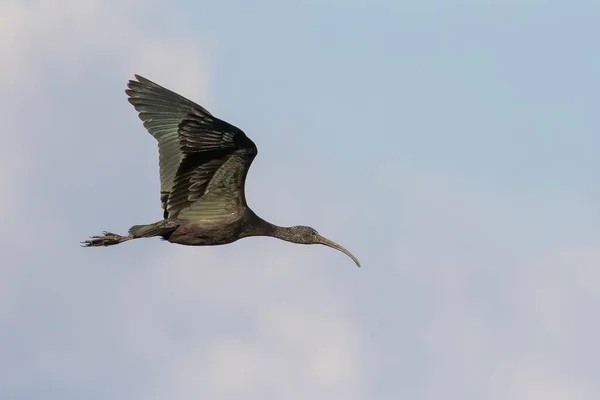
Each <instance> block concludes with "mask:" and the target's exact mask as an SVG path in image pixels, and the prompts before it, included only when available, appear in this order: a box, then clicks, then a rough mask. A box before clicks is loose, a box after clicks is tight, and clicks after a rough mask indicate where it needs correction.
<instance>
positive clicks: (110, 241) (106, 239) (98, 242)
mask: <svg viewBox="0 0 600 400" xmlns="http://www.w3.org/2000/svg"><path fill="white" fill-rule="evenodd" d="M131 239H133V237H132V236H131V235H129V236H121V235H117V234H116V233H111V232H106V231H104V232H102V236H92V237H91V238H89V239H88V240H86V241H85V242H81V245H82V247H92V246H112V245H115V244H119V243H121V242H125V241H127V240H131Z"/></svg>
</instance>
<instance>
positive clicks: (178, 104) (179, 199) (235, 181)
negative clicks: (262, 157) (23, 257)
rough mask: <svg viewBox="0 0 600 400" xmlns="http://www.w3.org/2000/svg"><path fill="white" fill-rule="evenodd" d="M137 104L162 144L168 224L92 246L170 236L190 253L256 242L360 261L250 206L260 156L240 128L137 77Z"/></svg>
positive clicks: (133, 95)
mask: <svg viewBox="0 0 600 400" xmlns="http://www.w3.org/2000/svg"><path fill="white" fill-rule="evenodd" d="M136 78H137V81H135V80H131V81H129V84H128V87H129V89H128V90H126V93H127V95H128V96H129V102H130V103H131V104H132V105H133V106H134V107H135V109H136V110H137V111H138V112H139V117H140V119H141V120H142V121H143V123H144V126H145V127H146V129H147V130H148V131H149V132H150V134H151V135H152V136H153V137H154V138H155V139H156V140H157V141H158V148H159V166H160V181H161V204H162V208H163V219H162V220H161V221H158V222H155V223H152V224H148V225H135V226H133V227H131V229H130V230H129V234H128V235H127V236H121V235H117V234H114V233H110V232H104V234H103V235H102V236H93V237H92V238H90V239H89V240H87V241H85V242H84V246H86V247H89V246H110V245H114V244H118V243H121V242H124V241H127V240H131V239H138V238H144V237H154V236H158V237H162V238H163V239H165V240H168V241H169V242H171V243H178V244H182V245H189V246H206V245H220V244H227V243H231V242H234V241H236V240H238V239H241V238H244V237H248V236H272V237H276V238H279V239H283V240H287V241H290V242H294V243H303V244H317V243H319V244H324V245H327V246H329V247H333V248H335V249H337V250H340V251H342V252H344V253H346V254H347V255H348V256H350V257H351V258H352V259H353V260H354V261H355V262H356V264H357V265H358V266H360V264H359V262H358V260H357V259H356V258H355V257H354V256H353V255H352V254H351V253H350V252H348V251H347V250H345V249H344V248H343V247H341V246H340V245H338V244H336V243H334V242H332V241H330V240H328V239H325V238H324V237H322V236H320V235H319V234H318V233H317V232H316V231H315V230H314V229H312V228H310V227H306V226H294V227H279V226H276V225H273V224H271V223H269V222H266V221H265V220H263V219H262V218H260V217H258V216H257V215H256V214H255V213H254V212H253V211H252V210H251V209H250V208H249V207H248V205H247V203H246V196H245V191H244V186H245V181H246V176H247V174H248V169H249V168H250V165H251V164H252V161H253V160H254V158H255V157H256V155H257V153H258V150H257V148H256V145H255V144H254V142H252V140H250V139H249V138H248V137H247V136H246V135H245V134H244V132H242V131H241V130H240V129H239V128H237V127H235V126H233V125H231V124H229V123H227V122H225V121H223V120H220V119H218V118H216V117H214V116H213V115H211V114H210V113H209V112H208V111H207V110H206V109H204V108H203V107H201V106H200V105H198V104H196V103H193V102H192V101H190V100H188V99H186V98H184V97H182V96H180V95H178V94H177V93H174V92H172V91H170V90H168V89H165V88H164V87H162V86H159V85H157V84H156V83H154V82H152V81H150V80H148V79H146V78H143V77H141V76H139V75H136Z"/></svg>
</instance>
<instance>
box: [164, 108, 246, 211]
mask: <svg viewBox="0 0 600 400" xmlns="http://www.w3.org/2000/svg"><path fill="white" fill-rule="evenodd" d="M179 141H180V144H181V152H182V154H183V159H182V161H181V164H180V165H179V168H178V170H177V174H176V176H175V182H174V184H173V190H172V192H171V194H170V196H169V201H168V204H167V211H168V213H169V215H173V216H178V217H179V218H182V219H188V220H192V221H193V220H203V221H207V220H210V219H217V220H218V219H221V218H224V217H227V216H229V215H232V214H235V213H236V211H237V210H238V209H239V207H240V206H244V205H246V197H245V192H244V185H245V181H246V176H247V174H248V169H249V168H250V164H252V161H253V160H254V157H256V154H257V153H258V151H257V149H256V145H255V144H254V142H252V140H250V139H249V138H248V137H247V136H246V135H245V134H244V132H242V131H241V130H240V129H238V128H236V127H235V126H233V125H231V124H229V123H227V122H225V121H222V120H220V119H218V118H215V117H209V116H206V115H202V114H201V113H190V114H189V115H188V116H187V118H185V119H184V120H183V121H182V122H181V124H180V125H179Z"/></svg>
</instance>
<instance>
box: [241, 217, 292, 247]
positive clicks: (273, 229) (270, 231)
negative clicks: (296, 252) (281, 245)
mask: <svg viewBox="0 0 600 400" xmlns="http://www.w3.org/2000/svg"><path fill="white" fill-rule="evenodd" d="M250 221H251V222H250ZM248 222H250V223H248V225H247V226H248V227H249V229H248V230H247V231H246V235H245V236H271V237H274V238H277V239H281V240H286V241H288V242H289V241H290V238H291V234H292V231H291V228H288V227H285V226H278V225H275V224H272V223H270V222H267V221H265V220H264V219H262V218H261V217H259V216H258V215H256V214H254V212H252V213H251V214H250V218H249V219H248Z"/></svg>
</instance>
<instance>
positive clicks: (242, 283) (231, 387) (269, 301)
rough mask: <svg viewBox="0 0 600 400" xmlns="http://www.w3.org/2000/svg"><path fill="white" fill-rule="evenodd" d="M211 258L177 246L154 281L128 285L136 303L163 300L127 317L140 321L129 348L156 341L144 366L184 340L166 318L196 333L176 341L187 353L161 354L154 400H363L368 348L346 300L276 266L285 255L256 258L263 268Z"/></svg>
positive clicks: (293, 265)
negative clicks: (174, 317) (143, 335)
mask: <svg viewBox="0 0 600 400" xmlns="http://www.w3.org/2000/svg"><path fill="white" fill-rule="evenodd" d="M231 251H232V249H230V252H231ZM214 253H220V252H219V251H214V250H213V249H210V248H195V249H188V248H182V247H177V246H175V247H172V248H171V249H170V251H168V252H167V253H166V254H165V255H164V258H161V259H160V260H156V262H155V264H153V265H151V266H149V268H150V270H152V271H153V272H152V273H151V274H149V275H147V278H148V280H145V281H143V282H139V281H138V282H137V283H136V284H135V285H128V286H127V293H126V294H125V298H124V301H125V302H126V303H129V304H131V303H132V302H133V303H135V302H137V301H140V302H144V303H146V302H147V299H148V298H150V297H152V296H160V299H154V300H152V301H151V302H150V304H147V303H146V305H148V306H149V307H150V308H149V309H151V310H153V312H152V313H150V314H146V315H145V316H143V317H142V318H141V319H140V315H139V314H138V312H137V310H138V309H139V308H141V307H142V304H138V305H137V306H134V307H132V308H130V311H131V312H132V314H129V313H127V311H126V314H124V315H123V316H122V317H121V318H123V320H127V321H132V320H137V322H136V325H137V329H136V332H134V334H133V335H132V336H130V337H129V339H128V340H131V341H132V342H136V341H138V340H139V337H140V335H139V333H140V332H152V335H151V336H150V337H149V338H150V339H149V342H148V343H147V346H142V347H145V350H143V351H146V352H148V353H147V354H146V355H145V356H144V357H148V356H149V354H150V353H152V352H154V351H155V350H154V346H153V345H152V344H156V343H161V345H162V346H164V347H165V348H166V349H168V348H169V347H170V346H171V345H172V344H173V341H174V340H176V339H175V337H176V336H177V333H176V332H173V331H172V329H171V328H169V327H168V326H164V320H163V318H164V316H165V314H167V313H170V312H173V311H174V310H178V311H177V313H178V315H179V317H178V318H184V319H185V320H186V322H185V325H186V329H189V330H191V331H193V332H196V333H195V334H193V335H190V336H188V335H183V336H184V337H183V338H179V339H178V340H179V341H180V342H179V344H178V345H177V348H179V346H183V347H184V348H185V351H177V350H176V349H174V350H172V351H168V354H165V355H164V357H165V361H164V362H165V365H168V368H165V373H166V377H165V379H164V380H162V381H161V385H160V390H159V391H158V392H157V394H156V393H155V394H152V393H148V394H147V396H149V397H150V398H154V397H156V398H161V397H162V396H164V395H166V394H170V395H171V396H175V397H177V398H181V399H187V398H190V399H191V398H197V397H198V396H200V397H211V398H218V399H220V398H224V399H225V398H239V396H240V395H245V396H247V397H248V398H262V399H271V398H273V399H276V398H281V396H282V395H284V394H285V397H286V398H289V399H296V398H298V399H300V398H305V397H306V395H307V393H310V394H311V397H313V398H331V397H336V398H337V397H344V398H348V399H359V398H363V394H364V384H365V382H364V380H363V376H364V375H365V372H366V371H364V368H363V364H364V363H363V359H364V356H365V354H364V353H365V350H366V349H367V348H368V343H367V341H366V338H365V337H364V336H363V332H362V329H361V328H360V326H358V325H357V324H356V321H354V320H353V319H352V318H351V317H350V316H349V315H348V313H347V311H346V310H345V307H344V306H343V305H342V304H341V298H342V297H341V293H339V292H337V291H336V290H334V288H332V287H328V286H327V285H326V284H324V283H323V282H322V281H320V280H319V279H315V277H314V276H313V275H308V274H306V270H305V269H304V270H303V266H302V265H300V264H299V263H298V262H295V261H291V262H289V264H288V265H285V266H282V265H278V264H277V263H278V261H276V259H279V260H281V259H282V257H285V255H282V254H275V255H272V256H270V255H262V254H257V253H256V252H255V251H251V252H250V255H251V256H252V259H254V260H256V261H259V262H260V265H255V266H252V265H249V264H251V263H248V258H249V256H248V255H247V256H244V255H243V254H242V252H241V251H240V252H237V254H236V252H234V253H233V254H231V255H230V256H229V257H226V258H229V260H227V259H225V260H224V259H223V257H221V254H219V255H218V256H217V255H215V254H214ZM166 266H168V267H166ZM302 271H304V273H303V272H302ZM134 279H135V280H137V278H134ZM157 287H160V288H161V292H159V293H156V288H157ZM136 299H137V300H136ZM155 305H156V306H155ZM215 323H216V324H217V326H215V325H214V324H215ZM232 325H233V326H234V328H230V329H227V328H226V327H227V326H232ZM168 332H171V333H168ZM158 338H161V339H158ZM151 343H152V344H151Z"/></svg>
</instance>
